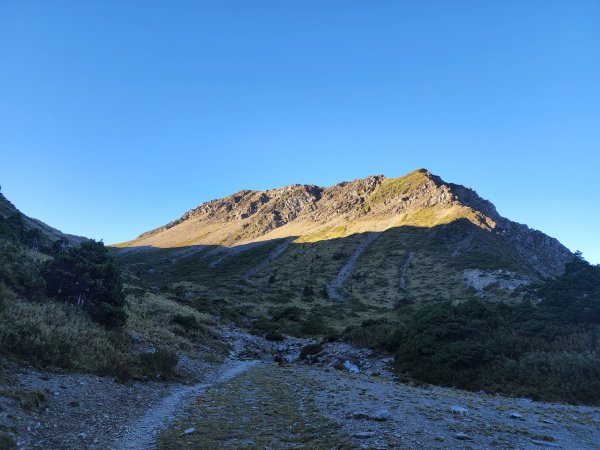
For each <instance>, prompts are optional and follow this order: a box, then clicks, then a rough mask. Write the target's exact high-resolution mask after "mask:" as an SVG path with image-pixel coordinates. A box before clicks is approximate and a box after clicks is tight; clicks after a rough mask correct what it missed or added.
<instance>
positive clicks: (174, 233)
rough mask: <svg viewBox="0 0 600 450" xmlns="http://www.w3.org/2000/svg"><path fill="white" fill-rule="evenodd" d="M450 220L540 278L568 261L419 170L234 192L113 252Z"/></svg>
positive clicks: (552, 242)
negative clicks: (490, 239)
mask: <svg viewBox="0 0 600 450" xmlns="http://www.w3.org/2000/svg"><path fill="white" fill-rule="evenodd" d="M458 219H467V220H469V221H470V222H471V223H472V224H474V225H475V226H477V227H479V228H481V229H483V230H485V231H488V232H490V233H494V234H497V235H502V236H504V237H506V238H507V239H508V241H510V243H511V245H514V246H515V248H516V250H517V252H518V253H519V255H520V256H521V257H522V258H523V259H525V260H526V261H527V262H528V263H529V264H530V265H531V266H532V267H533V268H534V269H535V271H536V272H538V273H539V274H540V275H541V276H543V277H548V276H556V275H559V274H560V273H562V271H563V270H564V266H565V264H566V263H567V262H568V261H569V260H570V258H571V257H572V253H571V252H570V251H569V250H568V249H567V248H566V247H564V246H563V245H562V244H561V243H560V242H559V241H558V240H557V239H555V238H552V237H550V236H547V235H545V234H544V233H542V232H541V231H537V230H533V229H531V228H529V227H528V226H527V225H524V224H519V223H517V222H513V221H511V220H509V219H506V218H504V217H502V216H501V215H500V214H499V213H498V212H497V210H496V208H495V206H494V205H493V203H491V202H490V201H488V200H485V199H483V198H482V197H480V196H479V195H478V194H477V192H476V191H474V190H473V189H470V188H467V187H464V186H461V185H459V184H454V183H447V182H445V181H444V180H442V178H441V177H439V176H437V175H434V174H432V173H431V172H429V171H428V170H426V169H417V170H415V171H412V172H410V173H408V174H407V175H405V176H402V177H398V178H387V177H385V176H384V175H373V176H369V177H367V178H364V179H356V180H352V181H344V182H341V183H338V184H335V185H333V186H331V187H320V186H315V185H309V184H293V185H288V186H284V187H282V188H277V189H268V190H264V191H254V190H241V191H239V192H236V193H235V194H232V195H229V196H227V197H224V198H221V199H215V200H210V201H208V202H204V203H202V204H201V205H199V206H197V207H196V208H193V209H190V210H189V211H187V212H186V213H184V214H183V215H182V216H180V217H179V218H178V219H175V220H173V221H171V222H169V223H167V224H165V225H164V226H162V227H158V228H156V229H154V230H150V231H148V232H145V233H142V234H141V235H140V236H138V238H136V239H134V240H132V241H128V242H124V243H122V244H117V246H118V247H136V246H150V247H161V248H171V247H184V246H191V245H221V246H226V247H231V246H236V245H240V244H248V243H252V242H256V241H262V240H270V239H278V238H289V237H296V240H297V242H311V241H315V240H319V239H325V238H336V237H345V236H349V235H352V234H355V233H364V232H373V231H377V232H378V231H385V230H387V229H390V228H394V227H398V226H407V225H410V226H417V227H424V228H433V227H435V226H437V225H446V224H449V223H451V222H453V221H456V220H458ZM467 244H468V243H467Z"/></svg>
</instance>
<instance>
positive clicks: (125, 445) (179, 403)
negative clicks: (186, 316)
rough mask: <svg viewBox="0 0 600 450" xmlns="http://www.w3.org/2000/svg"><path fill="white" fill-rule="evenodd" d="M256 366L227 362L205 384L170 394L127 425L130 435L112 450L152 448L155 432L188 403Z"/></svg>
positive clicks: (248, 362) (253, 362)
mask: <svg viewBox="0 0 600 450" xmlns="http://www.w3.org/2000/svg"><path fill="white" fill-rule="evenodd" d="M257 364H258V361H239V360H232V361H228V362H226V363H225V364H223V365H222V366H220V367H219V369H218V370H217V371H216V372H215V373H214V374H212V376H210V377H209V379H208V380H207V381H206V382H204V383H200V384H197V385H195V386H186V387H183V388H180V389H179V390H177V391H175V392H173V393H172V394H171V395H169V396H168V397H166V398H165V399H163V400H162V401H161V402H160V403H159V404H157V405H155V406H154V407H152V408H151V409H150V410H149V411H147V412H146V414H145V415H144V416H143V417H141V418H139V419H138V420H136V421H135V422H134V423H132V424H130V425H129V427H128V429H129V431H128V432H127V433H126V434H125V436H123V437H122V438H121V440H120V441H119V443H118V444H117V445H115V447H114V448H115V449H116V450H122V449H136V450H138V449H139V450H142V449H149V448H152V447H153V444H154V439H155V437H156V435H157V434H158V432H159V431H162V430H163V429H165V428H166V427H167V426H168V425H169V423H170V422H171V421H172V420H173V419H174V418H175V417H176V416H177V415H178V414H179V413H181V411H182V410H183V408H184V407H185V405H186V404H187V403H189V402H190V401H192V400H193V399H194V398H196V397H198V396H199V395H201V394H202V393H203V392H204V391H205V390H206V389H207V388H209V387H211V386H214V385H217V384H220V383H224V382H226V381H229V380H231V379H232V378H235V377H236V376H238V375H240V374H241V373H243V372H245V371H246V370H248V369H249V368H250V367H253V366H255V365H257Z"/></svg>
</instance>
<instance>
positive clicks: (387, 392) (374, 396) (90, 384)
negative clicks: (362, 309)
mask: <svg viewBox="0 0 600 450" xmlns="http://www.w3.org/2000/svg"><path fill="white" fill-rule="evenodd" d="M223 335H224V337H225V339H227V340H228V341H229V342H230V343H231V345H232V353H231V355H230V358H229V359H228V360H227V361H226V362H225V363H224V364H223V365H211V364H207V363H204V362H201V361H196V360H190V359H188V358H181V361H180V370H181V371H182V373H187V374H188V379H189V380H192V379H194V381H193V382H190V383H188V384H182V383H175V382H168V383H158V382H144V383H142V382H135V383H132V384H129V385H123V384H119V383H117V382H115V381H114V380H112V379H109V378H103V377H97V376H93V375H83V374H48V373H40V372H36V371H33V370H30V369H21V370H20V372H15V371H13V372H12V375H11V376H10V377H9V378H5V379H3V380H2V384H3V387H2V388H1V390H0V432H3V433H4V434H5V435H12V436H14V437H15V441H16V444H17V447H18V448H21V449H35V448H40V449H111V448H114V449H124V448H135V449H138V448H139V449H145V448H153V447H158V448H161V449H181V448H198V449H210V448H232V449H234V448H236V449H237V448H257V449H258V448H260V449H267V448H272V449H278V448H307V449H309V448H310V449H314V448H381V449H383V448H407V449H408V448H410V449H413V448H426V449H427V448H451V449H454V448H519V449H534V448H544V447H556V448H564V449H593V448H596V449H597V448H600V408H592V407H581V406H577V407H576V406H568V405H560V404H549V403H541V402H533V401H529V400H525V399H511V398H505V397H499V396H492V395H486V394H483V393H469V392H464V391H459V390H453V389H445V388H438V387H430V388H424V387H414V386H408V385H406V384H400V383H398V382H397V381H395V380H394V379H393V374H392V373H391V371H390V370H389V367H388V365H389V364H388V363H389V361H390V360H389V356H388V355H381V354H376V353H373V352H371V351H368V350H358V349H354V348H352V347H351V346H349V345H347V344H343V343H337V342H336V343H328V344H325V345H324V346H323V347H322V348H321V349H319V348H317V349H316V353H315V354H312V355H310V356H309V357H308V359H307V360H305V361H298V357H299V355H300V351H301V349H302V347H304V346H305V345H307V344H310V343H316V342H315V341H307V340H302V339H289V338H288V339H286V340H285V341H281V342H269V341H266V340H264V339H262V338H259V337H256V336H251V335H248V334H245V333H243V332H241V331H239V330H236V329H226V330H223ZM319 350H320V351H319ZM275 361H277V362H275ZM15 373H16V375H15ZM3 445H4V446H5V447H8V441H4V442H2V441H0V448H3Z"/></svg>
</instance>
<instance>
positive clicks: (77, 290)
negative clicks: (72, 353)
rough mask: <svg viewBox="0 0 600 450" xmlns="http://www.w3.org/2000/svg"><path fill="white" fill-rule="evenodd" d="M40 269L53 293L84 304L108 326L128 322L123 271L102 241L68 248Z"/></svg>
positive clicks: (111, 326) (68, 301)
mask: <svg viewBox="0 0 600 450" xmlns="http://www.w3.org/2000/svg"><path fill="white" fill-rule="evenodd" d="M41 273H42V276H43V277H44V279H45V281H46V285H47V292H48V294H49V295H50V296H51V297H53V298H55V299H57V300H61V301H63V302H67V303H74V304H77V305H81V307H82V308H83V309H84V310H85V311H87V312H88V314H89V315H90V317H91V318H92V319H93V320H95V321H96V322H98V323H101V324H102V325H104V326H106V327H107V328H115V327H118V326H122V325H123V324H124V323H125V319H126V315H125V311H124V304H125V296H124V295H123V282H122V280H121V273H120V271H119V270H118V269H117V266H116V265H115V263H114V261H113V259H112V257H111V256H110V255H109V253H108V249H107V248H106V247H104V244H103V243H102V242H101V241H100V242H96V241H85V242H83V243H81V244H80V245H79V246H76V247H69V248H67V249H66V250H64V251H62V252H60V253H58V254H57V255H56V256H55V257H54V259H53V260H51V261H48V262H47V263H46V264H45V266H44V267H43V269H42V272H41Z"/></svg>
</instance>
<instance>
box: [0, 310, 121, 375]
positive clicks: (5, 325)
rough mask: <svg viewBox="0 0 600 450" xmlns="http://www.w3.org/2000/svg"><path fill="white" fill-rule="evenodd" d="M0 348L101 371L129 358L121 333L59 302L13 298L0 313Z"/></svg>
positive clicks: (107, 371) (40, 362)
mask: <svg viewBox="0 0 600 450" xmlns="http://www.w3.org/2000/svg"><path fill="white" fill-rule="evenodd" d="M0 349H1V350H2V352H5V353H12V354H15V355H19V356H21V357H24V358H26V359H28V360H29V361H30V362H32V363H34V364H37V365H41V366H48V365H50V366H59V367H64V368H67V369H72V370H78V371H85V372H94V373H100V374H113V373H115V371H116V368H117V367H118V366H120V365H123V364H126V363H127V360H128V357H127V355H126V352H125V350H124V347H123V345H122V337H121V336H120V335H119V334H117V333H116V332H110V331H107V330H106V329H104V328H103V327H102V326H100V325H98V324H97V323H95V322H93V321H92V320H90V319H89V317H88V316H87V315H86V314H85V313H84V312H83V311H81V310H80V309H79V308H77V307H75V306H72V305H67V304H60V303H33V302H32V303H28V302H24V301H19V300H12V301H10V303H9V304H8V305H7V306H6V307H5V309H4V310H3V311H2V312H1V313H0Z"/></svg>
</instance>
